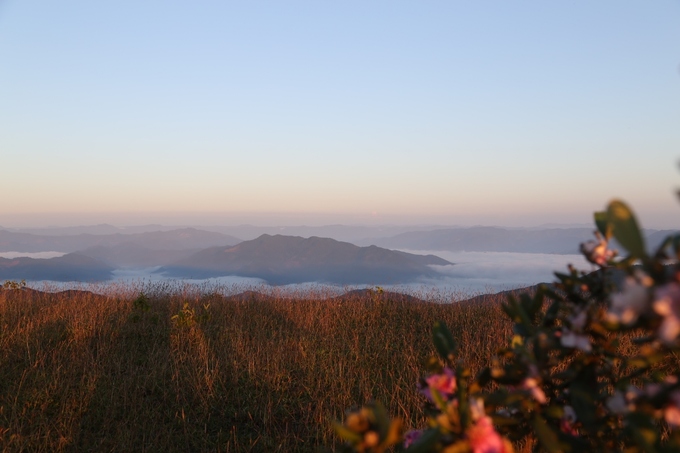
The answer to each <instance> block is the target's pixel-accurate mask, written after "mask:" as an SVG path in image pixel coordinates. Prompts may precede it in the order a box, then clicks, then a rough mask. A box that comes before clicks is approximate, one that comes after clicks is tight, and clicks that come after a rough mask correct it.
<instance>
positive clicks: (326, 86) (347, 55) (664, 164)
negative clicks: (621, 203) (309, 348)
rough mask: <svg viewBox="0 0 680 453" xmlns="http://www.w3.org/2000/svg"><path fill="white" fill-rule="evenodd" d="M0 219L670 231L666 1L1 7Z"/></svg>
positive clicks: (678, 12)
mask: <svg viewBox="0 0 680 453" xmlns="http://www.w3.org/2000/svg"><path fill="white" fill-rule="evenodd" d="M0 157H1V158H2V160H1V162H2V166H3V171H2V173H1V176H0V194H1V196H0V225H2V226H17V225H29V224H31V225H45V224H83V223H93V222H109V223H119V224H121V223H123V224H124V223H147V222H153V221H165V222H175V223H177V222H184V223H225V224H229V223H240V222H241V221H248V220H249V221H252V222H256V223H260V224H264V223H295V224H302V223H308V224H314V223H331V222H332V223H352V224H357V223H396V222H399V223H414V224H415V223H446V224H463V225H466V224H467V225H469V224H496V225H525V226H531V225H538V224H542V223H550V222H557V223H565V222H589V221H590V218H591V212H592V211H593V210H596V209H601V208H602V207H603V206H604V205H605V204H606V203H607V201H608V200H610V199H611V198H613V197H620V198H623V199H625V200H627V201H629V202H630V204H631V205H632V206H633V207H634V208H635V210H636V211H637V212H638V213H639V215H640V217H641V220H642V223H643V225H645V226H649V227H669V228H670V227H679V226H680V203H678V202H677V201H676V197H675V195H674V191H675V190H676V189H677V188H678V187H680V171H678V170H679V168H678V161H679V160H680V1H678V0H674V1H671V0H658V1H639V0H638V1H620V0H617V1H605V0H598V1H595V2H594V1H561V2H557V1H550V2H548V1H531V2H528V1H512V2H509V1H501V0H498V1H474V2H472V1H470V2H463V1H409V2H404V1H304V2H303V1H241V2H236V1H228V2H225V1H195V2H179V1H128V0H123V1H116V2H100V1H91V0H87V1H86V0H81V1H69V0H66V1H62V2H55V1H47V0H43V1H40V0H36V1H19V0H14V1H12V0H7V1H0Z"/></svg>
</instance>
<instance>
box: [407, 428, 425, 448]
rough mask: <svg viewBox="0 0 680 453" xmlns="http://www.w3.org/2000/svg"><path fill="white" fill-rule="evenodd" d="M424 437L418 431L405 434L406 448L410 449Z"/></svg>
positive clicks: (414, 430)
mask: <svg viewBox="0 0 680 453" xmlns="http://www.w3.org/2000/svg"><path fill="white" fill-rule="evenodd" d="M422 435H423V432H422V431H421V430H418V429H412V430H410V431H408V432H407V433H406V434H404V448H408V447H410V446H411V444H413V442H415V441H416V440H418V439H419V438H420V436H422Z"/></svg>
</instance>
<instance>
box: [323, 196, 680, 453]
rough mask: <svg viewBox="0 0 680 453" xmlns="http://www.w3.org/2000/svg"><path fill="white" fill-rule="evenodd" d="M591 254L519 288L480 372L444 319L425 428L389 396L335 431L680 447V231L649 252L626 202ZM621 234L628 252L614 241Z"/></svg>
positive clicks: (521, 444) (355, 447)
mask: <svg viewBox="0 0 680 453" xmlns="http://www.w3.org/2000/svg"><path fill="white" fill-rule="evenodd" d="M595 223H596V226H597V230H596V232H595V239H594V240H592V241H589V242H587V243H584V244H582V245H581V252H582V253H583V254H584V256H585V257H586V258H587V259H588V260H589V261H590V262H591V263H593V265H594V266H596V270H594V271H591V272H584V271H579V270H576V269H575V268H573V267H571V266H570V267H569V268H568V271H567V272H565V273H555V276H556V278H557V280H556V282H555V283H553V284H551V285H541V286H540V287H539V288H538V290H537V291H536V292H535V294H533V295H529V294H522V295H521V296H519V297H514V296H509V297H508V300H507V302H506V303H505V304H504V305H503V309H504V311H505V313H506V314H507V316H508V317H509V318H510V319H511V321H512V323H513V335H512V337H511V338H510V341H509V344H508V345H507V346H506V347H504V348H502V349H500V350H498V353H497V355H496V357H495V358H494V359H493V360H492V361H491V362H490V363H489V364H488V366H486V367H485V368H484V369H482V370H481V371H480V372H478V373H477V374H476V375H475V376H473V375H472V372H471V370H470V368H468V367H467V366H466V365H465V364H464V363H462V362H461V361H459V360H458V359H457V357H458V354H457V342H456V341H455V339H454V337H453V336H452V334H451V332H450V331H449V330H448V329H447V327H446V326H445V325H444V324H443V323H438V324H435V326H434V329H433V341H434V344H435V346H436V350H437V352H438V355H439V357H438V358H433V359H432V360H430V362H429V364H428V367H427V368H428V369H427V374H426V376H425V377H424V378H422V379H421V381H420V382H419V384H418V390H419V391H420V393H422V395H423V397H424V399H425V403H424V404H425V410H426V413H427V414H428V422H427V426H426V427H425V428H424V429H422V430H417V431H409V432H406V433H404V432H403V430H402V423H401V421H400V420H398V419H394V420H391V419H390V418H389V417H388V416H387V415H386V411H385V409H384V408H383V407H382V406H381V405H380V404H379V403H375V404H373V405H369V406H366V407H364V408H362V409H360V410H358V411H351V412H349V413H348V415H347V416H346V418H345V421H344V423H337V424H336V432H337V434H338V435H339V436H340V437H342V438H343V439H344V440H345V441H346V444H345V445H344V447H343V448H345V450H346V451H357V452H382V451H385V450H387V449H389V448H391V447H394V448H395V449H396V450H398V451H401V450H405V451H407V452H409V453H413V452H429V451H444V452H451V453H453V452H474V453H482V452H484V453H492V452H498V453H501V452H511V451H513V450H515V449H526V450H534V451H548V452H569V451H597V450H599V451H627V452H642V451H648V452H669V451H680V430H679V429H678V428H679V427H680V380H679V379H678V374H679V367H678V360H677V353H678V352H680V266H679V265H678V259H680V234H675V235H672V236H669V237H668V238H667V239H666V240H665V241H664V242H663V243H662V244H661V246H660V247H659V248H658V249H657V250H655V251H653V252H652V253H648V252H647V251H646V248H645V244H644V240H643V237H642V234H641V232H640V229H639V227H638V223H637V220H636V218H635V216H634V215H633V213H632V211H631V210H630V209H629V208H628V206H627V205H626V204H625V203H623V202H621V201H618V200H615V201H612V202H611V203H610V204H609V205H608V207H607V210H606V211H604V212H598V213H596V214H595ZM612 238H614V239H616V240H617V242H618V243H619V244H620V245H621V246H622V247H623V248H624V249H625V251H626V254H625V256H623V257H622V258H617V253H616V252H615V251H613V250H611V249H610V247H609V245H610V240H611V239H612Z"/></svg>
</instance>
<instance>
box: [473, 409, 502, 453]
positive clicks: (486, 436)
mask: <svg viewBox="0 0 680 453" xmlns="http://www.w3.org/2000/svg"><path fill="white" fill-rule="evenodd" d="M467 435H468V441H469V442H470V447H471V448H472V453H511V452H512V446H511V445H509V443H508V442H506V441H504V440H503V438H502V437H501V436H500V434H498V433H497V432H496V430H495V429H494V427H493V423H491V418H489V417H482V418H480V419H479V420H477V423H475V424H474V425H473V426H472V427H471V428H470V429H469V430H468V433H467Z"/></svg>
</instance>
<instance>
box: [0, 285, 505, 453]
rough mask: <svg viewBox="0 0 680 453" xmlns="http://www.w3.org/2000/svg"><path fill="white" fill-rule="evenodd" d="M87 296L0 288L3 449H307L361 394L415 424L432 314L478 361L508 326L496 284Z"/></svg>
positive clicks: (160, 289)
mask: <svg viewBox="0 0 680 453" xmlns="http://www.w3.org/2000/svg"><path fill="white" fill-rule="evenodd" d="M142 291H143V292H144V293H145V294H146V298H142V299H140V298H138V296H139V294H140V292H142ZM97 292H98V293H99V294H95V293H93V292H78V291H71V292H63V293H50V292H44V291H40V292H38V291H34V290H27V289H21V290H18V289H15V290H4V291H1V292H0V445H1V446H2V449H3V450H4V451H50V452H51V451H78V452H80V451H168V452H172V451H215V452H218V451H220V452H241V451H318V449H319V448H320V447H321V446H330V447H332V446H333V445H334V444H335V443H336V442H337V439H336V437H335V436H334V434H333V432H332V429H331V426H330V423H331V422H332V421H333V420H336V419H341V418H342V416H343V413H344V411H345V410H346V409H347V408H349V407H351V406H353V405H360V404H363V403H366V402H368V401H370V400H372V399H377V400H379V401H381V402H383V403H384V404H385V405H386V406H387V408H388V409H389V411H390V412H391V413H392V414H393V415H399V416H401V417H402V418H404V419H405V420H406V424H407V425H408V426H421V425H422V424H423V414H422V411H421V404H422V399H421V397H420V396H419V395H418V394H417V393H416V391H415V383H416V381H417V379H418V377H419V376H420V375H421V374H422V373H423V370H424V367H423V363H424V362H425V360H426V359H427V358H428V357H429V356H431V355H432V354H433V352H434V351H433V349H432V343H431V338H430V332H431V328H432V325H433V323H434V322H435V320H443V321H445V322H446V323H447V325H448V326H449V327H450V328H451V331H452V332H454V335H455V336H456V337H457V339H458V340H459V341H460V343H461V358H462V359H463V360H465V361H466V362H467V363H469V364H471V366H472V367H473V369H480V368H481V367H483V366H484V365H485V364H486V363H487V361H488V359H489V357H490V356H491V355H493V353H494V352H495V351H496V350H497V348H498V347H499V346H500V345H501V344H502V343H503V342H504V340H505V339H506V338H507V337H508V334H509V331H510V325H509V323H508V322H507V321H506V320H505V317H504V316H503V314H502V311H501V309H500V302H502V301H503V300H504V297H503V296H500V295H498V296H494V295H490V296H484V297H481V298H478V299H477V300H475V301H474V302H460V301H459V300H458V299H463V298H464V297H463V296H461V295H457V296H454V295H449V296H444V297H439V299H437V298H436V297H431V296H428V297H427V299H429V302H419V301H414V300H412V299H410V298H407V297H397V296H395V295H393V294H392V295H390V294H379V293H377V292H373V293H368V294H367V293H350V294H349V295H347V296H345V297H344V298H337V297H335V295H334V294H331V293H326V292H325V291H324V290H323V288H320V289H318V290H308V291H305V292H301V293H296V294H292V293H272V292H270V293H268V294H267V295H263V294H259V293H255V292H253V293H243V294H240V295H237V296H225V295H224V294H221V295H218V294H216V293H215V292H213V291H209V290H206V289H205V288H200V287H196V286H183V285H180V284H177V285H174V286H172V285H165V286H163V285H156V286H148V287H143V288H140V287H136V286H110V287H106V288H103V289H102V288H99V289H98V291H97Z"/></svg>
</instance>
